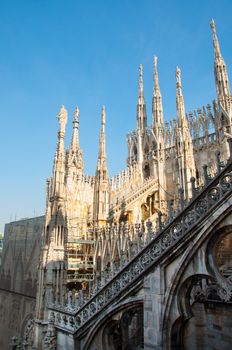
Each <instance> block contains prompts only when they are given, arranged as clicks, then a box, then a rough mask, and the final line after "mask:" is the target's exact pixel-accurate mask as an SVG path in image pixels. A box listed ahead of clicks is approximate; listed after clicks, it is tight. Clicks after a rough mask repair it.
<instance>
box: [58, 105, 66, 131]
mask: <svg viewBox="0 0 232 350" xmlns="http://www.w3.org/2000/svg"><path fill="white" fill-rule="evenodd" d="M67 116H68V113H67V111H66V109H65V107H64V105H62V106H61V108H60V111H59V114H58V120H59V124H60V131H61V132H65V126H66V124H67V119H68V118H67Z"/></svg>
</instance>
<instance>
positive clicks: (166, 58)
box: [0, 0, 232, 231]
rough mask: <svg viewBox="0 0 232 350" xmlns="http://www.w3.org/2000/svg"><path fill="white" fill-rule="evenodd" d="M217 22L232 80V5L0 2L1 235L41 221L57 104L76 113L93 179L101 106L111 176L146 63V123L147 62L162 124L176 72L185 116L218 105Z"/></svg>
mask: <svg viewBox="0 0 232 350" xmlns="http://www.w3.org/2000/svg"><path fill="white" fill-rule="evenodd" d="M212 17H213V18H214V20H215V23H216V27H217V33H218V37H219V40H220V44H221V50H222V53H223V56H224V58H225V60H226V63H227V68H228V73H229V76H230V77H231V79H232V49H231V38H232V2H231V1H230V0H228V1H225V0H220V1H216V0H215V1H210V0H205V1H202V0H201V1H198V0H195V1H187V0H186V1H183V0H181V1H178V0H165V1H163V0H162V1H161V0H160V1H157V0H144V1H142V0H140V1H139V0H117V1H115V0H88V1H84V0H23V1H17V0H15V1H12V0H7V1H6V0H5V1H4V0H2V1H1V2H0V49H1V54H0V82H1V83H0V102H1V104H0V120H1V137H0V160H1V172H0V223H1V226H0V231H3V229H4V223H6V222H9V221H10V219H11V220H14V219H15V218H16V219H20V218H22V217H33V216H34V215H42V214H43V213H44V206H45V184H46V178H47V177H49V176H51V173H52V164H53V156H54V152H55V148H56V138H57V130H58V122H57V118H56V116H57V113H58V111H59V108H60V106H61V105H62V104H64V105H65V106H66V108H67V110H68V112H69V117H68V118H69V121H68V126H67V135H66V146H68V144H69V140H70V134H71V131H72V118H73V111H74V108H75V106H76V105H78V106H79V109H80V144H81V147H82V149H83V152H84V161H85V171H86V173H88V174H94V172H95V167H96V161H97V153H98V139H99V128H100V113H101V106H102V105H103V104H105V105H106V113H107V114H106V121H107V156H108V166H109V172H110V174H111V175H113V174H115V173H116V172H118V171H119V170H122V169H123V168H124V167H125V161H126V155H127V147H126V141H125V136H126V133H127V132H128V131H130V130H132V129H134V128H135V127H136V102H137V93H138V68H139V64H140V63H142V64H143V68H144V84H145V98H146V102H147V112H148V118H149V122H150V120H151V97H152V80H153V73H152V69H153V63H152V62H153V55H154V54H156V55H157V56H158V70H159V80H160V87H161V91H162V96H163V106H164V115H165V119H166V120H169V119H172V118H173V117H174V116H175V67H176V65H179V66H180V68H181V70H182V83H183V92H184V97H185V105H186V111H190V110H193V109H194V108H197V107H199V106H202V105H205V104H207V103H209V102H211V101H212V100H213V98H214V97H215V86H214V77H213V49H212V40H211V32H210V26H209V22H210V19H211V18H212Z"/></svg>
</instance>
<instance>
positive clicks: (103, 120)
mask: <svg viewBox="0 0 232 350" xmlns="http://www.w3.org/2000/svg"><path fill="white" fill-rule="evenodd" d="M101 117H102V119H101V122H102V125H103V124H105V123H106V107H105V106H104V105H103V106H102V113H101Z"/></svg>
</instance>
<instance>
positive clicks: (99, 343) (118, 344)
mask: <svg viewBox="0 0 232 350" xmlns="http://www.w3.org/2000/svg"><path fill="white" fill-rule="evenodd" d="M210 25H211V30H212V36H213V46H214V76H215V86H216V99H215V100H214V101H213V104H212V106H211V105H210V104H207V105H206V106H205V107H202V108H199V109H197V110H195V111H193V112H190V113H186V111H185V104H184V93H183V91H184V87H182V81H181V70H180V68H179V67H177V68H176V119H174V120H172V121H170V122H165V121H164V116H163V105H162V94H161V91H160V87H159V78H158V67H157V57H154V86H153V96H152V111H151V125H149V124H148V120H147V109H146V102H145V96H144V89H143V68H142V65H140V67H139V89H138V101H137V128H136V130H133V131H131V132H130V133H128V134H127V138H126V141H127V145H128V156H127V165H126V168H125V169H124V170H123V171H122V172H120V173H118V174H116V175H115V176H113V177H110V176H109V174H108V168H107V157H106V135H105V124H106V108H105V107H104V106H103V107H102V111H101V128H100V136H99V153H98V160H97V167H96V173H95V176H90V175H87V174H85V172H84V162H83V152H82V149H81V146H80V143H79V114H80V112H79V109H78V107H77V108H76V109H75V111H74V116H73V132H72V139H71V143H70V146H69V148H68V149H65V145H64V140H65V128H66V124H67V116H68V113H67V111H66V109H65V107H64V106H62V107H61V109H60V111H59V114H58V122H59V130H58V136H57V148H56V153H55V157H54V166H53V174H52V177H51V178H50V179H48V180H47V193H46V213H45V218H44V229H43V231H42V235H41V242H40V247H41V249H40V255H39V257H38V260H39V262H38V279H37V288H36V290H37V292H36V304H35V311H34V316H33V318H31V319H29V320H28V322H27V324H26V325H24V326H25V330H24V335H23V336H22V339H23V340H19V339H18V338H15V339H14V340H13V341H12V342H11V346H12V349H13V348H14V346H19V344H20V341H21V344H22V346H23V348H25V349H32V348H33V347H34V348H35V349H70V350H72V349H85V350H87V349H89V350H90V349H91V350H94V349H182V348H186V349H199V348H202V349H210V348H212V347H210V346H211V345H212V344H213V345H214V344H217V345H215V346H216V347H217V346H218V347H220V348H223V349H229V346H230V345H231V344H232V338H231V336H230V335H229V331H228V329H229V327H230V324H231V321H230V320H231V311H232V310H231V296H232V285H231V284H232V282H231V271H232V256H231V253H230V247H231V246H232V243H231V242H232V237H231V232H232V231H231V230H230V225H231V224H232V217H231V215H232V214H230V211H231V210H232V207H231V205H230V204H228V203H230V195H231V187H230V185H231V180H230V178H229V175H228V174H230V171H231V169H230V167H231V150H232V148H231V142H230V139H231V138H232V135H231V134H232V130H231V126H232V96H231V94H230V87H229V79H228V74H227V69H226V64H225V61H224V59H223V57H222V54H221V50H220V46H219V41H218V38H217V34H216V28H215V23H214V21H213V20H212V21H211V23H210ZM225 169H226V170H225ZM222 176H223V180H222ZM228 179H229V180H228ZM223 186H224V187H223ZM211 187H212V188H211ZM203 196H204V197H203ZM215 198H216V199H215ZM205 203H206V204H205ZM199 208H200V209H199ZM230 208H231V209H230ZM183 217H184V218H185V219H184V221H183ZM219 219H220V220H219ZM178 220H179V221H178ZM180 220H182V221H180ZM213 220H214V221H213ZM223 220H224V221H223ZM180 222H181V224H180ZM217 225H219V226H217ZM220 225H221V226H220ZM223 225H224V226H225V227H226V228H225V229H224V231H223V229H222V227H224V226H223ZM210 227H211V228H212V227H214V229H213V230H210ZM206 228H207V230H208V231H207V232H208V233H205V232H206V231H204V230H206ZM220 230H221V231H222V232H223V234H222V236H220V235H218V237H219V236H220V237H221V240H220V242H218V241H217V239H216V238H215V237H214V233H213V232H216V231H217V232H221V231H220ZM214 242H216V243H217V245H215V244H216V243H215V244H214ZM168 249H169V250H168ZM192 252H194V255H193V256H192V255H191V253H192ZM186 254H188V256H187V255H186ZM207 254H208V255H207ZM210 254H211V255H210ZM209 256H212V257H213V258H212V259H211V260H210V258H209ZM212 261H215V266H216V265H217V264H219V265H220V266H219V265H218V266H219V267H218V271H219V272H218V274H216V273H214V271H216V267H215V266H214V265H213V264H214V263H213V262H212ZM181 271H182V272H181ZM209 271H210V272H209ZM215 274H216V275H215ZM219 275H220V277H218V276H219ZM190 276H193V277H191V278H190ZM221 281H223V282H221ZM223 283H224V284H223ZM178 288H179V289H178ZM207 288H208V289H207ZM210 288H211V289H210ZM213 288H214V292H212V290H213ZM220 288H221V289H220ZM222 288H224V291H225V293H227V296H226V297H224V298H223V296H222V297H221V294H222V293H223V291H221V290H222ZM206 289H207V291H209V290H210V291H211V292H210V293H211V294H209V293H208V294H207V293H206V292H205V290H206ZM220 291H221V292H220ZM197 293H198V294H199V295H200V297H201V299H197V298H198V297H199V295H198V294H197ZM213 293H214V294H213ZM220 293H221V294H220ZM212 295H213V296H212ZM215 295H216V297H215ZM178 298H179V299H178ZM210 302H211V304H213V305H214V309H213V310H212V308H211V309H210ZM187 304H188V305H187ZM226 305H227V306H228V307H227V306H226ZM215 310H216V311H215ZM178 312H179V314H178ZM193 315H194V316H193ZM201 315H202V318H201ZM216 316H218V318H219V319H220V320H221V321H220V322H225V324H226V326H225V328H224V330H223V331H222V336H221V333H220V332H219V328H217V327H216V326H215V328H214V331H213V330H212V329H211V328H212V327H213V326H212V327H211V328H210V326H209V325H212V324H214V323H213V322H214V321H212V320H214V319H216ZM189 320H190V321H189ZM223 320H224V321H223ZM187 321H188V322H187ZM210 322H211V323H210ZM186 324H187V326H186ZM200 326H201V327H205V328H204V330H203V331H202V332H203V333H202V334H201V333H200V332H201V331H199V327H200ZM218 327H221V326H220V325H218ZM202 329H203V328H202ZM220 331H221V329H220ZM217 332H219V333H220V334H219V333H217ZM223 332H224V333H223ZM216 333H217V334H216ZM210 336H211V338H214V339H215V343H209V344H211V345H209V346H208V345H206V344H207V339H208V338H210ZM220 336H221V338H220ZM207 337H208V338H207ZM219 339H222V340H221V341H220V340H219ZM14 342H15V343H14ZM207 346H208V347H207ZM15 349H16V347H15Z"/></svg>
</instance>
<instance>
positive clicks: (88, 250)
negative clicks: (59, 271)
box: [66, 222, 94, 289]
mask: <svg viewBox="0 0 232 350" xmlns="http://www.w3.org/2000/svg"><path fill="white" fill-rule="evenodd" d="M66 248H67V284H69V285H70V287H73V288H78V289H79V288H83V286H84V285H86V284H87V283H89V282H90V281H91V280H93V273H94V265H93V256H94V240H93V235H92V232H91V231H90V230H88V228H85V229H84V228H83V225H80V223H78V224H76V225H71V223H70V222H69V232H68V240H67V245H66Z"/></svg>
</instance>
